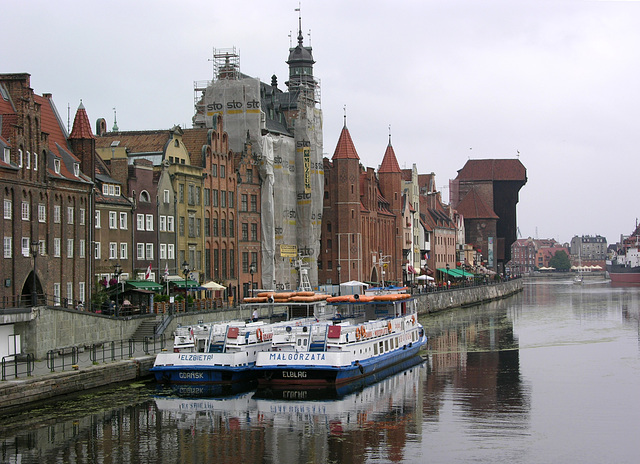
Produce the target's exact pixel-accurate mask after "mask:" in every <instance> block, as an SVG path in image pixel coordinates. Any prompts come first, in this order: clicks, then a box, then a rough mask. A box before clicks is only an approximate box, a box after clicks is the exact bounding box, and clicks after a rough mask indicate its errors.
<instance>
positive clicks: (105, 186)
mask: <svg viewBox="0 0 640 464" xmlns="http://www.w3.org/2000/svg"><path fill="white" fill-rule="evenodd" d="M102 194H103V195H109V184H102Z"/></svg>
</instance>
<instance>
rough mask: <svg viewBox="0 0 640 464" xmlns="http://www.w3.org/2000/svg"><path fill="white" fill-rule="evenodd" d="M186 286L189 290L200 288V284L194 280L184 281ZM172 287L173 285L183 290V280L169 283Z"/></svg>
mask: <svg viewBox="0 0 640 464" xmlns="http://www.w3.org/2000/svg"><path fill="white" fill-rule="evenodd" d="M186 282H187V283H186V286H187V288H189V289H194V288H198V287H200V284H199V283H198V282H196V281H195V280H187V281H186ZM171 283H172V284H173V285H175V286H176V287H178V288H184V287H185V281H184V280H174V281H173V282H171Z"/></svg>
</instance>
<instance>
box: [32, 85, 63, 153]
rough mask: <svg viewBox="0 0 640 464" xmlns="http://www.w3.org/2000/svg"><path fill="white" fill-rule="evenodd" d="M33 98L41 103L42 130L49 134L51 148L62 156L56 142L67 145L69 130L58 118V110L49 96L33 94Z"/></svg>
mask: <svg viewBox="0 0 640 464" xmlns="http://www.w3.org/2000/svg"><path fill="white" fill-rule="evenodd" d="M33 99H34V101H35V102H36V103H38V104H40V128H41V130H42V132H46V133H47V134H49V149H50V150H51V151H52V152H53V153H55V154H56V155H58V156H60V153H59V152H58V150H57V149H56V143H57V144H58V145H60V146H61V147H63V148H66V147H67V131H66V130H65V129H64V126H63V125H62V123H61V121H60V120H59V119H58V112H57V111H56V109H55V106H54V105H53V102H52V101H51V100H50V99H49V98H47V97H43V96H40V95H36V94H33Z"/></svg>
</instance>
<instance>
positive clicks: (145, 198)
mask: <svg viewBox="0 0 640 464" xmlns="http://www.w3.org/2000/svg"><path fill="white" fill-rule="evenodd" d="M140 202H141V203H150V202H151V197H150V195H149V192H147V191H146V190H143V191H142V192H140Z"/></svg>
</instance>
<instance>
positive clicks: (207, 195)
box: [203, 188, 211, 206]
mask: <svg viewBox="0 0 640 464" xmlns="http://www.w3.org/2000/svg"><path fill="white" fill-rule="evenodd" d="M203 200H204V206H209V204H210V203H211V189H208V188H205V189H204V198H203Z"/></svg>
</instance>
